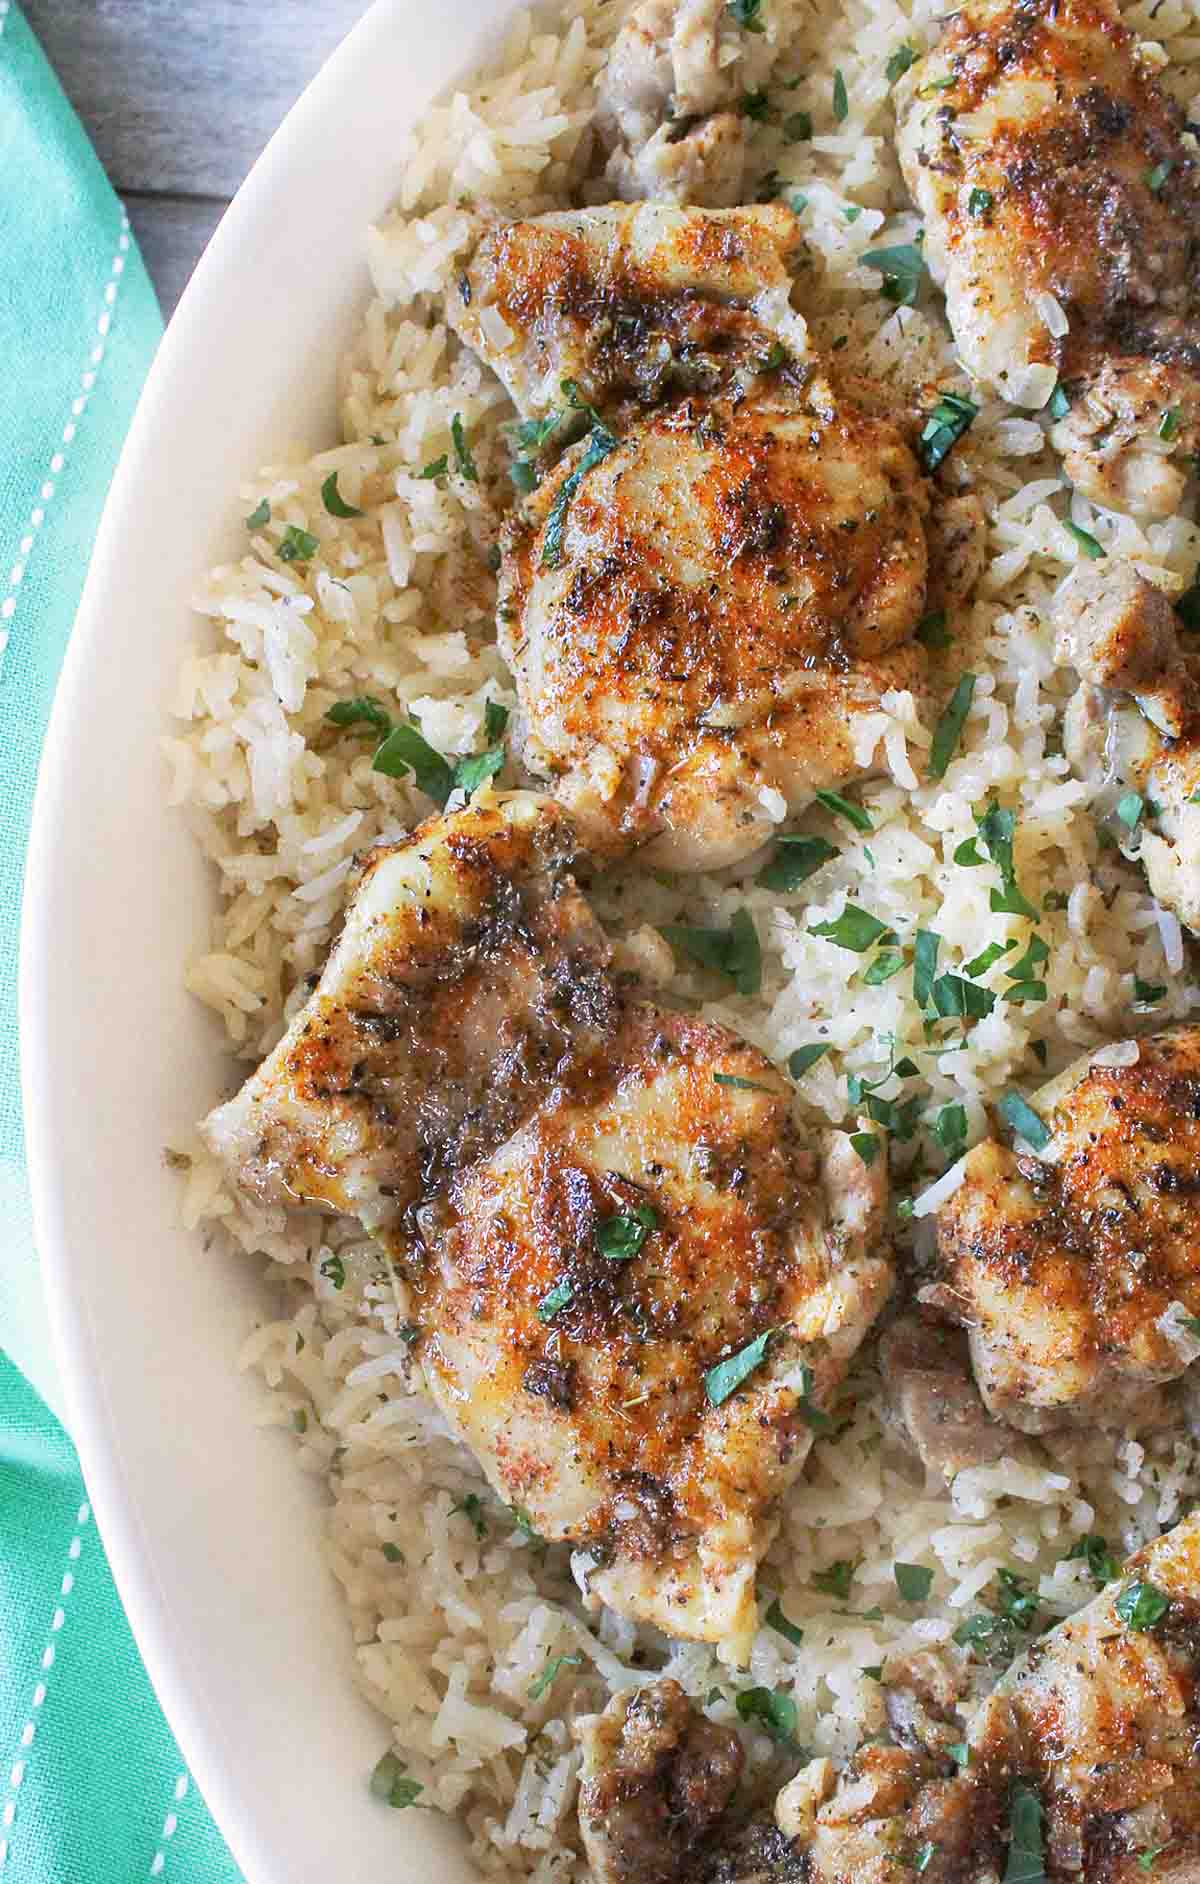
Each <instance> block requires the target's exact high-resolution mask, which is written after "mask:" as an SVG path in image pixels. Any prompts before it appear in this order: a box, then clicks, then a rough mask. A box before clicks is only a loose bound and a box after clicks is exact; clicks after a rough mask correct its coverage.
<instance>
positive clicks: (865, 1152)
mask: <svg viewBox="0 0 1200 1884" xmlns="http://www.w3.org/2000/svg"><path fill="white" fill-rule="evenodd" d="M850 1143H851V1145H852V1146H853V1147H854V1150H855V1151H856V1152H857V1153H858V1155H859V1157H860V1158H861V1159H862V1161H863V1163H864V1164H865V1165H872V1164H874V1162H875V1160H876V1158H877V1157H878V1156H879V1140H878V1138H877V1137H876V1136H875V1133H874V1132H851V1134H850Z"/></svg>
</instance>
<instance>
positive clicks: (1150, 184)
mask: <svg viewBox="0 0 1200 1884" xmlns="http://www.w3.org/2000/svg"><path fill="white" fill-rule="evenodd" d="M1174 168H1175V165H1174V164H1173V163H1172V162H1171V160H1170V159H1169V158H1168V159H1167V161H1166V162H1165V163H1161V164H1155V166H1154V168H1153V170H1147V172H1146V188H1147V189H1148V190H1149V191H1150V192H1151V194H1152V195H1154V196H1159V195H1161V193H1162V187H1163V184H1164V183H1165V182H1166V180H1167V178H1168V177H1169V176H1170V174H1171V172H1172V170H1174Z"/></svg>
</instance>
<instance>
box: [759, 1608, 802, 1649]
mask: <svg viewBox="0 0 1200 1884" xmlns="http://www.w3.org/2000/svg"><path fill="white" fill-rule="evenodd" d="M766 1620H767V1627H768V1629H776V1630H778V1632H779V1634H780V1635H781V1636H783V1638H784V1640H785V1641H788V1642H790V1643H791V1644H792V1647H793V1648H799V1647H800V1644H801V1643H802V1642H803V1640H804V1631H803V1629H798V1628H797V1627H796V1624H795V1623H794V1622H789V1621H788V1619H787V1617H786V1616H785V1615H784V1613H783V1610H782V1609H781V1608H780V1606H779V1598H778V1597H776V1598H775V1601H774V1602H773V1603H772V1604H771V1607H770V1609H768V1611H767V1617H766Z"/></svg>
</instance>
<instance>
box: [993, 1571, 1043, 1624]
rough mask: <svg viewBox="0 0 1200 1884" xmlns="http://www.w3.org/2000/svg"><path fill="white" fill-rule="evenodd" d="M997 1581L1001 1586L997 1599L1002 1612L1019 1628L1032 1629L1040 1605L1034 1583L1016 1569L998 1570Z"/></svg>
mask: <svg viewBox="0 0 1200 1884" xmlns="http://www.w3.org/2000/svg"><path fill="white" fill-rule="evenodd" d="M996 1581H997V1583H998V1584H999V1586H1000V1591H999V1596H998V1599H997V1600H998V1602H999V1607H1000V1614H1001V1615H1002V1616H1007V1618H1008V1620H1009V1621H1010V1622H1013V1623H1015V1624H1016V1626H1017V1628H1018V1629H1032V1628H1033V1627H1034V1624H1035V1623H1036V1622H1037V1614H1038V1607H1039V1605H1038V1599H1037V1593H1036V1591H1035V1590H1034V1587H1033V1585H1032V1583H1030V1582H1029V1580H1028V1578H1027V1577H1022V1576H1018V1575H1017V1573H1016V1571H1015V1570H998V1571H997V1572H996Z"/></svg>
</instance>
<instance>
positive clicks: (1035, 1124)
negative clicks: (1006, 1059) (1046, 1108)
mask: <svg viewBox="0 0 1200 1884" xmlns="http://www.w3.org/2000/svg"><path fill="white" fill-rule="evenodd" d="M997 1111H998V1112H999V1113H1000V1116H1001V1118H1003V1119H1005V1120H1006V1121H1007V1122H1008V1124H1009V1125H1011V1127H1012V1129H1013V1131H1014V1132H1016V1134H1017V1136H1018V1137H1019V1138H1023V1139H1024V1140H1025V1142H1026V1144H1027V1145H1032V1146H1033V1149H1034V1150H1035V1151H1044V1150H1045V1148H1046V1146H1047V1145H1048V1144H1049V1143H1050V1139H1051V1137H1052V1136H1053V1134H1052V1133H1051V1131H1050V1128H1049V1126H1048V1125H1047V1124H1046V1122H1045V1120H1044V1119H1041V1118H1039V1117H1038V1114H1037V1113H1036V1112H1035V1111H1034V1109H1033V1107H1032V1106H1031V1105H1030V1104H1029V1102H1028V1101H1027V1100H1025V1099H1022V1097H1021V1095H1020V1093H1019V1092H1006V1093H1005V1095H1004V1097H1003V1098H1002V1099H1001V1101H1000V1104H999V1106H998V1107H997Z"/></svg>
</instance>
